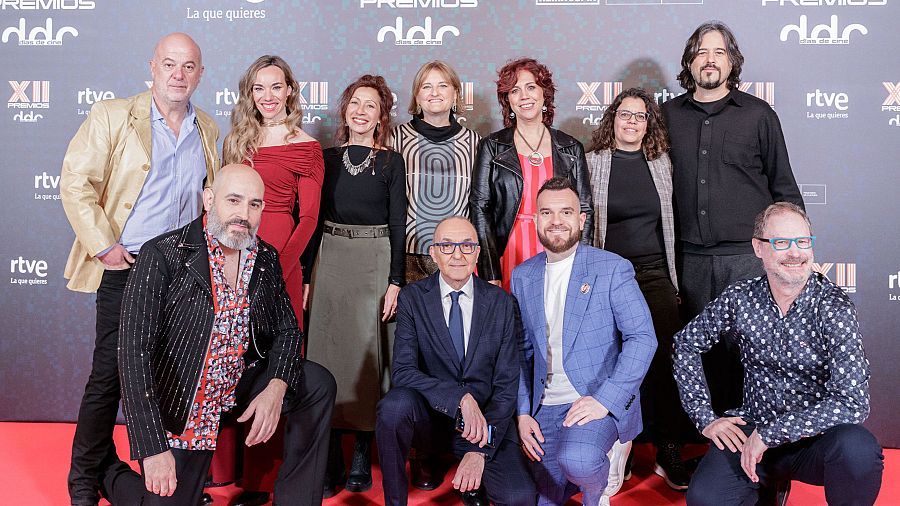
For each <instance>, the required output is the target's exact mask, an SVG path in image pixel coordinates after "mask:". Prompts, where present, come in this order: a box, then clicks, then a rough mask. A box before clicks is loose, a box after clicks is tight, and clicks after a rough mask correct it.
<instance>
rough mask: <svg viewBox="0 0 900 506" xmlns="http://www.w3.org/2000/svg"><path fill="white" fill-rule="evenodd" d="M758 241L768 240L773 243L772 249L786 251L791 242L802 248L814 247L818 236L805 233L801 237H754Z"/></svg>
mask: <svg viewBox="0 0 900 506" xmlns="http://www.w3.org/2000/svg"><path fill="white" fill-rule="evenodd" d="M754 239H756V240H757V241H767V242H768V243H769V244H771V245H772V249H774V250H775V251H784V250H786V249H790V248H791V243H793V244H796V245H797V247H798V248H800V249H809V248H812V247H813V245H814V244H815V243H816V236H814V235H805V236H801V237H772V238H771V239H766V238H765V237H754Z"/></svg>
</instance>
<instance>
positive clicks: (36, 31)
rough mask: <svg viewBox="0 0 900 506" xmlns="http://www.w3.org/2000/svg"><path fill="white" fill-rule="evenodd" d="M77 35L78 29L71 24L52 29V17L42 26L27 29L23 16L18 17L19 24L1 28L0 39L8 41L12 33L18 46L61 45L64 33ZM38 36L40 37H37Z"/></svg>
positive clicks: (4, 41)
mask: <svg viewBox="0 0 900 506" xmlns="http://www.w3.org/2000/svg"><path fill="white" fill-rule="evenodd" d="M67 34H68V35H71V36H72V37H78V30H76V29H75V28H72V27H71V26H63V27H60V29H59V30H57V31H56V32H54V31H53V18H47V22H46V24H45V25H44V26H38V27H35V28H32V29H31V31H27V30H26V28H25V18H19V26H17V27H16V26H10V27H8V28H6V29H5V30H3V35H2V36H0V41H2V42H3V43H4V44H6V43H7V42H9V39H10V37H11V36H12V35H15V36H16V39H18V41H19V45H20V46H61V45H62V43H63V36H64V35H67ZM38 37H40V38H38Z"/></svg>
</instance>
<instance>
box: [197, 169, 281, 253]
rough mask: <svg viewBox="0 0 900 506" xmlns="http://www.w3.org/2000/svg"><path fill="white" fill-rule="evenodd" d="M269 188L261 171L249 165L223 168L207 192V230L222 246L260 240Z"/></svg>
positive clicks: (241, 245) (243, 246) (234, 246)
mask: <svg viewBox="0 0 900 506" xmlns="http://www.w3.org/2000/svg"><path fill="white" fill-rule="evenodd" d="M265 189H266V187H265V185H264V184H263V181H262V178H261V177H259V174H258V173H257V172H256V171H255V170H253V169H251V168H250V167H247V166H246V165H239V164H231V165H226V166H224V167H222V168H221V169H219V172H217V173H216V179H215V181H213V184H212V187H210V188H207V189H206V190H204V191H203V207H204V208H206V211H207V213H208V218H207V224H206V226H207V229H208V230H209V232H210V233H211V234H212V235H213V236H214V237H215V238H216V239H218V241H219V243H220V245H221V246H223V247H225V248H230V249H232V250H241V249H246V248H248V247H250V245H252V244H253V243H254V242H255V241H256V231H257V229H259V222H260V220H261V219H262V210H263V207H265V202H263V194H264V192H265Z"/></svg>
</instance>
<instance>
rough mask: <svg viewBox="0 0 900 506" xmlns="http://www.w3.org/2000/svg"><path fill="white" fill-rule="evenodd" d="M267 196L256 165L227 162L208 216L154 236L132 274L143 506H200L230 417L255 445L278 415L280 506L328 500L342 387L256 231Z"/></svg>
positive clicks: (131, 374) (129, 296)
mask: <svg viewBox="0 0 900 506" xmlns="http://www.w3.org/2000/svg"><path fill="white" fill-rule="evenodd" d="M263 191H264V186H263V182H262V180H261V179H260V177H259V175H258V174H257V173H256V172H255V171H254V170H253V169H251V168H250V167H246V166H243V165H228V166H226V167H223V168H222V169H221V170H220V171H219V173H218V176H217V178H216V180H215V182H214V183H213V186H212V188H207V189H206V190H204V192H203V204H204V208H205V209H206V211H207V214H206V215H205V216H202V217H200V218H198V219H196V220H194V221H193V222H191V223H190V224H188V225H187V226H185V227H183V228H180V229H178V230H174V231H172V232H169V233H166V234H163V235H161V236H159V237H157V238H155V239H151V240H150V241H147V243H146V244H145V245H144V246H143V247H142V248H141V253H140V255H139V257H138V260H137V262H136V263H135V265H134V267H133V268H132V274H131V276H129V278H128V284H127V285H126V288H125V295H124V299H123V303H122V318H121V328H120V336H121V338H120V348H119V372H120V379H121V383H122V394H123V395H122V397H123V400H124V411H125V421H126V424H127V426H128V439H129V442H130V444H131V458H132V459H136V460H140V464H141V472H142V475H143V484H144V486H145V488H146V490H145V491H144V492H143V494H144V497H143V502H142V504H144V505H149V504H153V505H175V504H177V505H190V506H194V505H196V504H198V502H199V499H200V495H201V493H202V491H203V482H204V480H205V478H206V472H207V470H208V469H209V462H210V459H211V458H212V454H213V451H214V450H215V449H216V439H217V436H218V432H219V427H220V425H221V423H223V420H226V419H228V418H229V417H230V418H234V417H237V421H238V422H247V421H251V428H250V430H249V431H248V436H247V440H246V444H247V445H248V446H250V445H254V444H258V443H265V442H266V441H268V439H269V438H270V437H271V436H272V434H273V433H274V432H275V428H276V426H277V425H278V420H279V418H280V417H281V416H282V415H284V417H285V423H286V430H285V438H284V463H283V464H282V465H281V468H280V469H279V472H278V479H277V481H276V482H275V504H290V505H313V504H320V503H321V502H322V482H323V478H324V472H325V458H326V455H327V445H328V421H329V420H330V419H331V410H332V407H333V405H334V396H335V383H334V378H333V377H332V375H331V374H330V373H329V372H328V371H327V370H326V369H325V368H323V367H322V366H320V365H318V364H316V363H314V362H310V361H307V360H304V349H303V336H302V334H301V331H300V330H298V327H297V320H296V317H295V315H294V311H293V309H292V308H291V303H290V300H289V299H288V296H287V293H286V292H285V288H284V280H283V278H282V275H281V267H280V264H279V262H278V255H277V253H276V251H275V249H274V248H273V247H271V246H269V245H268V244H266V243H265V242H263V241H261V240H259V239H258V238H257V237H256V230H257V228H258V227H259V222H260V217H261V214H262V209H263V206H264V205H265V204H264V202H263ZM112 502H113V504H119V503H118V502H116V498H112Z"/></svg>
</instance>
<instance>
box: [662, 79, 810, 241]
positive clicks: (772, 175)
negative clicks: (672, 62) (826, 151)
mask: <svg viewBox="0 0 900 506" xmlns="http://www.w3.org/2000/svg"><path fill="white" fill-rule="evenodd" d="M663 115H664V116H665V119H666V123H667V124H668V128H669V138H670V140H671V144H672V148H671V151H670V152H669V156H670V157H671V159H672V164H673V166H674V171H673V181H672V182H673V188H674V194H673V198H674V201H675V206H676V210H677V212H676V214H677V216H678V220H679V225H680V227H681V240H682V241H683V242H684V243H685V244H684V248H685V251H687V252H694V253H706V254H734V253H752V247H751V246H750V238H751V236H752V235H753V220H754V218H755V217H756V215H757V214H758V213H759V212H760V211H762V210H763V209H765V208H766V206H768V205H769V204H771V203H772V202H778V201H788V202H793V203H795V204H797V205H799V206H800V207H803V199H802V197H801V196H800V190H799V188H797V182H796V181H795V180H794V174H793V172H792V171H791V164H790V161H789V160H788V152H787V147H786V146H785V144H784V134H783V133H782V131H781V123H780V122H779V121H778V116H777V115H776V114H775V111H773V110H772V108H771V107H770V106H769V104H767V103H766V102H765V101H763V100H760V99H758V98H756V97H754V96H752V95H748V94H747V93H744V92H741V91H738V90H731V91H730V92H729V93H728V95H727V96H726V97H725V98H724V99H723V100H721V101H719V102H718V103H716V104H715V106H714V107H712V108H711V110H710V111H709V112H707V111H706V110H704V108H703V107H702V106H701V105H700V104H698V103H697V102H695V101H694V100H693V98H691V94H690V93H685V94H684V95H681V96H679V97H677V98H674V99H672V100H670V101H668V102H666V103H665V104H664V105H663Z"/></svg>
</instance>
